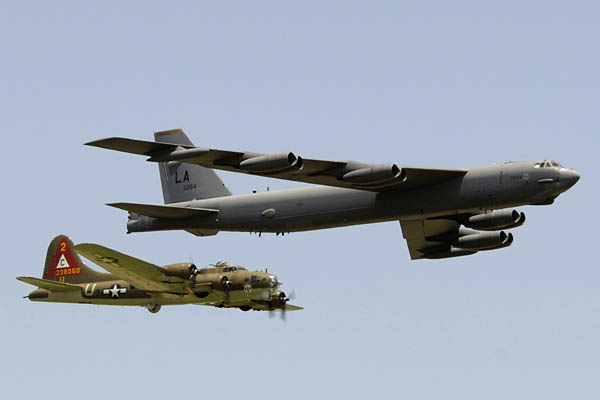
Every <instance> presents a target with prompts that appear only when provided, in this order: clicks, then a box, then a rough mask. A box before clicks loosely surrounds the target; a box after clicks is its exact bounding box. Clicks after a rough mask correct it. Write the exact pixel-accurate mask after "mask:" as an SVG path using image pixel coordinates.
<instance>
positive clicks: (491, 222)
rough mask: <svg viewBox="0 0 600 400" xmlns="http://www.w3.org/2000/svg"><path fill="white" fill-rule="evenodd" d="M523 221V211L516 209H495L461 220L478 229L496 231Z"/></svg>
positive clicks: (466, 224) (467, 225)
mask: <svg viewBox="0 0 600 400" xmlns="http://www.w3.org/2000/svg"><path fill="white" fill-rule="evenodd" d="M524 223H525V213H522V212H520V211H517V210H512V209H507V210H497V211H492V212H489V213H485V214H477V215H473V216H471V217H469V218H467V219H466V220H465V221H463V225H464V226H466V227H469V228H473V229H479V230H480V231H496V230H499V229H511V228H516V227H517V226H521V225H523V224H524Z"/></svg>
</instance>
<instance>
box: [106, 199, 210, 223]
mask: <svg viewBox="0 0 600 400" xmlns="http://www.w3.org/2000/svg"><path fill="white" fill-rule="evenodd" d="M107 205H108V206H111V207H115V208H120V209H121V210H125V211H130V212H133V213H136V214H140V215H145V216H147V217H152V218H167V219H168V218H174V219H177V218H190V217H205V216H208V215H214V214H217V213H218V212H219V210H214V209H211V208H190V207H175V206H160V205H152V204H137V203H110V204H107Z"/></svg>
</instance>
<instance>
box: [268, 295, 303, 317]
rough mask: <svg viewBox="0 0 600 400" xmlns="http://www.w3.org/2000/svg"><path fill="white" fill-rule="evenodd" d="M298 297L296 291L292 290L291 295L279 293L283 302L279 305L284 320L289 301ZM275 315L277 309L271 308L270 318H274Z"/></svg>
mask: <svg viewBox="0 0 600 400" xmlns="http://www.w3.org/2000/svg"><path fill="white" fill-rule="evenodd" d="M295 298H296V291H295V290H292V292H291V293H290V295H289V296H286V295H285V293H284V292H280V293H279V301H280V302H281V306H280V307H279V308H280V309H281V314H280V318H281V320H282V321H283V322H286V321H287V320H286V306H287V302H288V301H290V300H293V299H295ZM274 316H275V309H271V310H269V318H273V317H274Z"/></svg>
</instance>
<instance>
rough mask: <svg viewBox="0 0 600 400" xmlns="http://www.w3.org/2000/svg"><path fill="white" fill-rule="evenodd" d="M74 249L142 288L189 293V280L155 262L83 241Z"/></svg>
mask: <svg viewBox="0 0 600 400" xmlns="http://www.w3.org/2000/svg"><path fill="white" fill-rule="evenodd" d="M73 250H75V251H76V252H77V253H78V254H80V255H82V256H84V257H85V258H87V259H89V260H90V261H92V262H94V263H96V264H98V265H99V266H101V267H102V268H104V269H105V270H107V271H108V272H110V273H111V274H113V275H115V276H116V277H118V278H119V279H122V280H124V281H127V282H129V283H130V284H132V285H133V286H135V287H136V288H138V289H140V290H145V291H154V292H171V293H187V291H186V288H187V287H188V285H189V282H188V281H186V280H184V279H181V278H177V277H173V276H167V275H166V273H165V269H164V268H161V267H159V266H156V265H154V264H150V263H148V262H145V261H142V260H139V259H137V258H134V257H131V256H128V255H126V254H123V253H119V252H118V251H115V250H112V249H109V248H106V247H104V246H100V245H98V244H92V243H81V244H78V245H76V246H75V247H74V248H73Z"/></svg>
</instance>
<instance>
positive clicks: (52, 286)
mask: <svg viewBox="0 0 600 400" xmlns="http://www.w3.org/2000/svg"><path fill="white" fill-rule="evenodd" d="M17 280H20V281H21V282H25V283H29V284H30V285H33V286H37V287H39V288H42V289H46V290H50V291H53V292H71V291H75V290H81V287H79V286H77V285H72V284H70V283H61V282H57V281H50V280H47V279H39V278H31V277H28V276H20V277H18V278H17Z"/></svg>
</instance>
